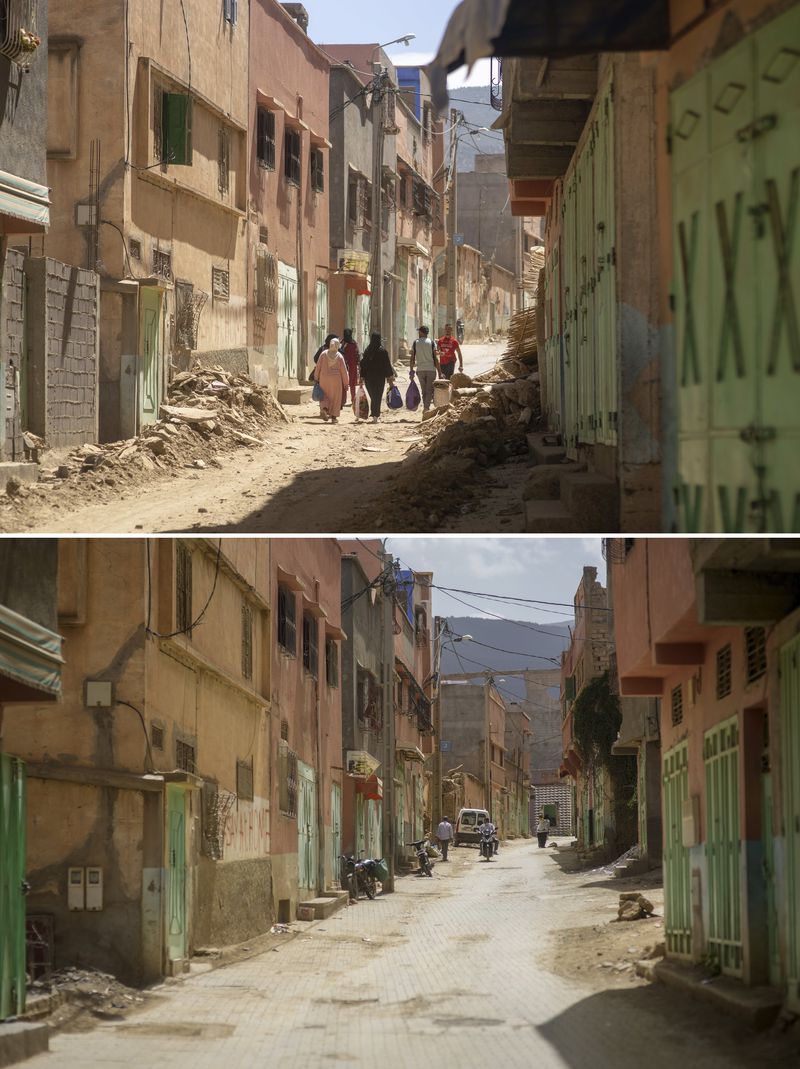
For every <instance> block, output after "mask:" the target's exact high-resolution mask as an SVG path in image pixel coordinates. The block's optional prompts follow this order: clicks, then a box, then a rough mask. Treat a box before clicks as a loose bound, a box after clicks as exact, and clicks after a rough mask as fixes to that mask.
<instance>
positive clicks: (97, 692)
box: [86, 679, 114, 709]
mask: <svg viewBox="0 0 800 1069" xmlns="http://www.w3.org/2000/svg"><path fill="white" fill-rule="evenodd" d="M113 704H114V684H113V683H112V682H111V681H110V680H108V679H87V680H86V705H87V706H88V708H90V709H110V708H111V706H112V705H113Z"/></svg>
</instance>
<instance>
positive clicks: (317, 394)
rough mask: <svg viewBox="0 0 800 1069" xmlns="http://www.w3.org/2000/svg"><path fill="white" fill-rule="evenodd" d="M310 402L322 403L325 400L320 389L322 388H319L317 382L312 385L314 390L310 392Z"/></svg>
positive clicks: (323, 393) (323, 392)
mask: <svg viewBox="0 0 800 1069" xmlns="http://www.w3.org/2000/svg"><path fill="white" fill-rule="evenodd" d="M311 400H312V401H324V400H325V391H324V390H323V389H322V387H321V386H320V384H319V383H318V382H315V383H314V389H313V390H312V391H311Z"/></svg>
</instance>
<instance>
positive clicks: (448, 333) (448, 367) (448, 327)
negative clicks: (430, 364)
mask: <svg viewBox="0 0 800 1069" xmlns="http://www.w3.org/2000/svg"><path fill="white" fill-rule="evenodd" d="M436 345H437V348H438V350H439V364H440V365H441V368H442V376H443V377H444V378H446V379H451V378H452V377H453V372H454V371H455V369H456V356H457V357H458V370H459V371H461V372H463V371H464V356H463V354H462V352H461V346H460V345H459V344H458V339H457V338H454V337H453V325H452V323H445V327H444V334H443V335H442V336H441V338H439V340H438V341H437V343H436Z"/></svg>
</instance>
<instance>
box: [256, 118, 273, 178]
mask: <svg viewBox="0 0 800 1069" xmlns="http://www.w3.org/2000/svg"><path fill="white" fill-rule="evenodd" d="M256 158H257V159H258V162H259V164H260V165H261V166H262V167H265V168H266V169H267V170H268V171H274V170H275V112H274V111H270V110H269V108H263V107H259V109H258V121H257V130H256Z"/></svg>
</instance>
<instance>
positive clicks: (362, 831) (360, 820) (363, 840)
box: [355, 794, 367, 857]
mask: <svg viewBox="0 0 800 1069" xmlns="http://www.w3.org/2000/svg"><path fill="white" fill-rule="evenodd" d="M365 810H366V801H365V799H364V795H363V794H357V795H356V818H355V819H356V828H355V840H356V841H355V851H356V857H366V856H367V822H366V817H365Z"/></svg>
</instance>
